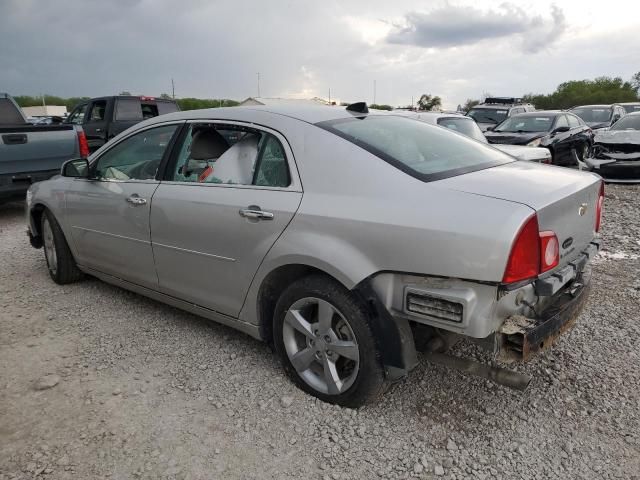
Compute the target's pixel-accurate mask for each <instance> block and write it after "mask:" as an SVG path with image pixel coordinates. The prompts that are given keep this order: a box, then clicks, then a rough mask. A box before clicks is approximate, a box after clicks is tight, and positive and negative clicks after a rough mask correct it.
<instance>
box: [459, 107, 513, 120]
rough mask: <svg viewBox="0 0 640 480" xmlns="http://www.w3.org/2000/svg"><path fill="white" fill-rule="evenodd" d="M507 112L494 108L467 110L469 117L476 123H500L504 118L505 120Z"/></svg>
mask: <svg viewBox="0 0 640 480" xmlns="http://www.w3.org/2000/svg"><path fill="white" fill-rule="evenodd" d="M508 113H509V110H507V109H496V108H472V109H471V110H469V113H467V115H469V116H470V117H471V118H473V119H474V120H475V121H476V122H478V123H496V124H497V123H500V122H501V121H503V120H504V119H505V118H507V114H508Z"/></svg>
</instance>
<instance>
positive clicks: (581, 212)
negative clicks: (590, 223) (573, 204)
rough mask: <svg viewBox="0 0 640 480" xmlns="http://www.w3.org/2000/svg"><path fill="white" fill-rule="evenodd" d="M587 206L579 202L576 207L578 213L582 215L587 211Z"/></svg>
mask: <svg viewBox="0 0 640 480" xmlns="http://www.w3.org/2000/svg"><path fill="white" fill-rule="evenodd" d="M587 208H588V205H587V204H586V203H583V204H581V205H580V208H578V215H580V216H581V217H583V216H584V214H585V213H587Z"/></svg>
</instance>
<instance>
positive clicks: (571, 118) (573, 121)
mask: <svg viewBox="0 0 640 480" xmlns="http://www.w3.org/2000/svg"><path fill="white" fill-rule="evenodd" d="M567 121H568V122H569V128H576V127H579V126H581V125H582V123H581V122H580V119H579V118H578V117H576V116H575V115H567Z"/></svg>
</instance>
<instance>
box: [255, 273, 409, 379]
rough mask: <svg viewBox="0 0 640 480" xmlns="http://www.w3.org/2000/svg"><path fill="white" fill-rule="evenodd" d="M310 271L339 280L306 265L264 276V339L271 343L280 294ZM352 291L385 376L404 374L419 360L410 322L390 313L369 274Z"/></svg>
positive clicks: (261, 314) (260, 294) (261, 310)
mask: <svg viewBox="0 0 640 480" xmlns="http://www.w3.org/2000/svg"><path fill="white" fill-rule="evenodd" d="M313 274H322V275H326V276H327V277H328V278H331V279H332V280H334V281H337V282H338V283H340V282H339V281H338V280H337V279H335V278H334V277H333V276H331V275H329V274H327V273H326V272H324V271H322V270H320V269H318V268H315V267H311V266H308V265H285V266H282V267H279V268H277V269H275V270H273V271H272V272H271V273H269V275H267V277H266V278H265V279H264V280H263V282H262V285H261V287H260V290H259V292H258V315H259V320H260V336H261V338H262V339H263V340H264V341H265V342H267V343H269V344H270V345H272V344H273V316H274V312H275V307H276V303H277V302H278V299H279V298H280V295H281V294H282V293H283V292H284V290H285V289H286V288H287V287H288V286H289V285H291V284H292V283H293V282H295V281H297V280H299V279H300V278H303V277H306V276H309V275H313ZM351 292H352V293H353V294H354V295H355V296H357V297H358V298H359V299H360V301H361V302H362V303H363V305H365V306H366V308H367V312H368V313H369V320H370V322H371V326H372V330H373V333H374V335H375V338H376V342H377V344H378V348H379V350H380V353H381V360H382V363H383V365H384V368H385V373H386V376H387V378H388V379H390V380H397V379H400V378H402V377H404V376H405V375H406V374H407V373H408V372H409V371H410V370H411V369H413V368H414V367H415V366H416V365H417V363H418V359H417V353H416V346H415V342H414V338H413V333H412V330H411V326H410V325H409V322H408V321H407V320H405V319H402V318H395V317H393V316H391V314H390V313H389V311H388V310H387V308H386V307H385V305H384V304H383V303H382V301H381V300H380V298H379V297H378V294H377V293H376V292H375V290H374V288H373V287H372V285H371V281H370V278H367V279H365V280H363V281H361V282H360V283H359V284H358V285H356V286H355V287H354V288H353V289H352V290H351Z"/></svg>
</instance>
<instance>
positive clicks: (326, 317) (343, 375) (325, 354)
mask: <svg viewBox="0 0 640 480" xmlns="http://www.w3.org/2000/svg"><path fill="white" fill-rule="evenodd" d="M273 321H274V328H273V337H274V338H273V340H274V345H275V348H276V351H277V352H278V354H279V356H280V359H281V361H282V365H283V367H284V370H285V372H286V373H287V375H288V376H289V378H291V380H292V381H293V382H294V383H295V384H296V385H297V386H298V388H300V389H301V390H303V391H305V392H307V393H309V394H310V395H313V396H315V397H317V398H319V399H320V400H322V401H325V402H329V403H334V404H337V405H342V406H345V407H351V408H357V407H361V406H363V405H365V404H367V403H371V402H373V401H375V400H376V399H377V398H379V397H380V395H382V393H384V391H385V390H386V388H387V382H386V381H385V376H384V368H383V366H382V362H381V361H380V352H379V349H378V347H377V345H376V341H375V338H374V334H373V332H372V330H371V326H370V325H369V318H368V313H367V310H366V308H365V306H364V305H363V304H362V303H361V301H359V300H358V299H357V298H356V297H355V296H354V295H353V294H351V292H349V290H347V289H346V288H344V287H343V286H342V285H340V284H339V283H338V282H336V281H335V280H333V279H331V278H328V277H326V276H324V275H311V276H308V277H304V278H302V279H300V280H297V281H296V282H294V283H292V284H291V285H290V286H289V287H288V288H287V289H286V290H285V291H284V292H283V293H282V295H281V296H280V299H279V300H278V303H277V304H276V308H275V312H274V320H273ZM294 364H295V366H294Z"/></svg>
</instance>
